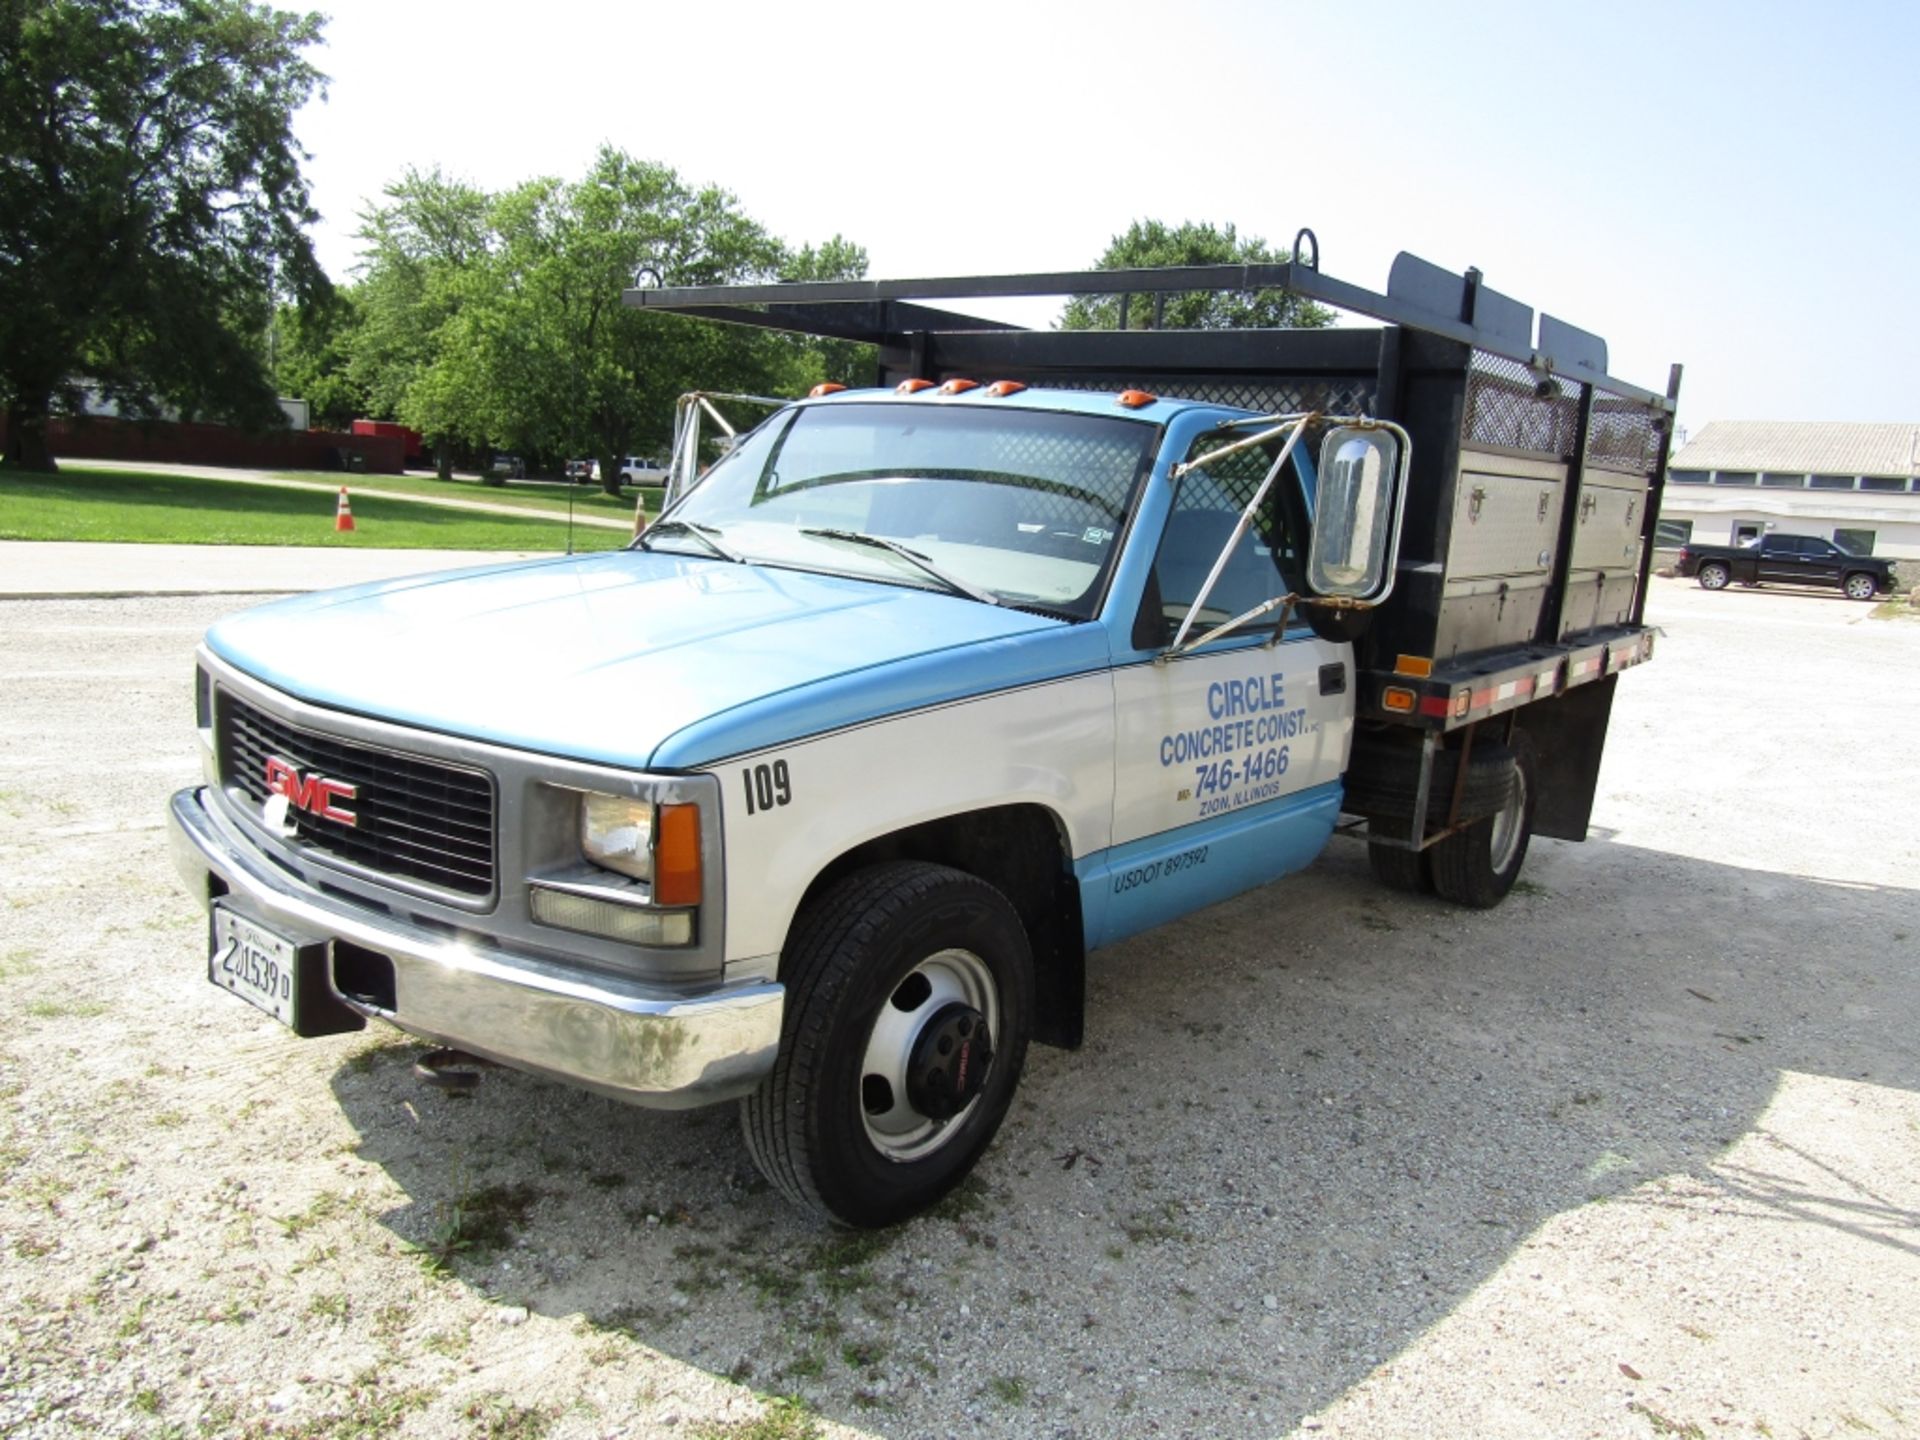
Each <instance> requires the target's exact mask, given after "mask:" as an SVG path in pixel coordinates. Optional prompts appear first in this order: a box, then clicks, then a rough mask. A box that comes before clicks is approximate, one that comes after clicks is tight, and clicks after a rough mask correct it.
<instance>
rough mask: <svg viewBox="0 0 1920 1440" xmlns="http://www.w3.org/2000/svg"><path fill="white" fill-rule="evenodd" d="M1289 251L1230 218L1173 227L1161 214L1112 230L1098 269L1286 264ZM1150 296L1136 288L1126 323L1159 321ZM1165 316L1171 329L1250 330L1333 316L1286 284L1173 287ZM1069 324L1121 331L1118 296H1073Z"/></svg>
mask: <svg viewBox="0 0 1920 1440" xmlns="http://www.w3.org/2000/svg"><path fill="white" fill-rule="evenodd" d="M1291 258H1292V257H1291V255H1290V254H1289V252H1287V251H1285V250H1280V249H1276V248H1274V247H1273V246H1271V245H1268V244H1267V242H1266V241H1264V240H1261V239H1259V238H1257V237H1254V236H1248V237H1247V238H1245V239H1242V238H1241V237H1240V235H1239V234H1238V233H1237V232H1236V231H1235V230H1234V227H1233V226H1232V225H1223V226H1218V227H1216V226H1213V225H1206V224H1199V225H1196V224H1194V223H1192V222H1191V221H1189V222H1188V223H1186V224H1184V225H1181V226H1180V227H1179V228H1178V229H1174V228H1172V227H1170V226H1168V225H1166V224H1164V223H1162V222H1161V221H1158V220H1136V221H1134V222H1133V224H1132V225H1130V226H1129V227H1128V228H1127V232H1126V234H1124V235H1116V236H1114V237H1113V243H1112V244H1110V245H1108V246H1107V250H1106V253H1105V254H1104V255H1102V256H1101V257H1100V258H1099V260H1097V261H1096V262H1095V268H1096V269H1099V270H1131V269H1135V268H1143V267H1160V266H1169V265H1269V264H1270V265H1284V264H1285V263H1286V262H1287V261H1288V260H1289V259H1291ZM1153 299H1154V297H1152V296H1151V295H1135V296H1134V297H1133V298H1132V300H1131V302H1130V303H1129V305H1128V307H1127V328H1128V329H1130V330H1143V329H1146V328H1148V327H1149V326H1150V325H1152V323H1153ZM1164 303H1165V309H1164V312H1163V314H1162V317H1161V321H1160V324H1161V326H1162V328H1165V329H1168V330H1245V329H1255V328H1262V329H1264V328H1272V327H1278V326H1291V327H1294V328H1299V329H1317V328H1319V327H1321V326H1325V325H1331V324H1332V323H1333V312H1332V311H1331V310H1329V309H1327V308H1326V307H1325V306H1324V305H1318V304H1315V303H1314V302H1313V301H1311V300H1303V299H1301V298H1300V297H1299V296H1297V295H1289V294H1288V293H1287V292H1286V291H1284V290H1225V291H1203V290H1194V291H1188V292H1186V293H1184V294H1169V295H1167V296H1166V298H1165V302H1164ZM1059 323H1060V328H1061V329H1063V330H1118V329H1119V328H1120V297H1119V296H1118V295H1075V296H1073V297H1072V298H1071V299H1070V300H1068V301H1067V305H1066V308H1065V309H1064V310H1062V311H1061V313H1060V321H1059Z"/></svg>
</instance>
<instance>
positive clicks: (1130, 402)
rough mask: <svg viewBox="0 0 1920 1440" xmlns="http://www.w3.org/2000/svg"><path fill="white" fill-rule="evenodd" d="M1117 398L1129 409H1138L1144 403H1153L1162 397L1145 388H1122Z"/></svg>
mask: <svg viewBox="0 0 1920 1440" xmlns="http://www.w3.org/2000/svg"><path fill="white" fill-rule="evenodd" d="M1115 398H1116V399H1117V400H1119V402H1120V403H1121V404H1122V405H1124V406H1126V407H1127V409H1129V410H1138V409H1139V408H1140V407H1141V406H1142V405H1151V404H1153V402H1154V401H1156V400H1158V399H1159V398H1160V397H1159V396H1158V395H1152V394H1149V393H1148V392H1147V391H1145V390H1122V391H1121V392H1120V393H1119V395H1117V396H1116V397H1115Z"/></svg>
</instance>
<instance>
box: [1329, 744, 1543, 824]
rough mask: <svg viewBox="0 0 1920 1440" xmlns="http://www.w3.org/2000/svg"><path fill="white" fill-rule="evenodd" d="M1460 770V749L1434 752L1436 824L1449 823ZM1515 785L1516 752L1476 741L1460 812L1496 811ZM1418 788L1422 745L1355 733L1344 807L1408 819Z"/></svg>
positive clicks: (1431, 812) (1432, 816) (1430, 813)
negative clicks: (1514, 761)
mask: <svg viewBox="0 0 1920 1440" xmlns="http://www.w3.org/2000/svg"><path fill="white" fill-rule="evenodd" d="M1459 773H1460V752H1459V751H1458V750H1440V751H1436V752H1435V754H1434V757H1433V775H1432V778H1431V780H1430V782H1429V786H1428V795H1429V799H1428V801H1427V818H1428V821H1429V822H1430V823H1431V824H1433V825H1435V826H1436V827H1437V826H1438V825H1440V824H1442V823H1444V821H1445V820H1446V816H1447V812H1448V810H1449V809H1450V808H1451V807H1452V805H1453V787H1454V782H1455V780H1456V778H1457V777H1458V776H1459ZM1512 788H1513V752H1512V751H1510V750H1508V749H1507V748H1506V746H1504V745H1497V744H1482V745H1476V746H1474V748H1473V753H1472V754H1471V756H1469V757H1468V760H1467V783H1466V786H1465V788H1464V789H1463V790H1462V792H1461V795H1460V813H1461V814H1462V815H1463V816H1466V817H1467V818H1469V819H1474V818H1478V817H1479V816H1482V815H1492V814H1495V813H1496V812H1497V811H1499V810H1500V809H1501V808H1502V807H1503V806H1505V805H1506V804H1507V801H1508V799H1509V798H1510V795H1511V792H1512ZM1419 794H1420V750H1419V747H1417V746H1415V745H1408V744H1405V743H1396V742H1395V740H1394V739H1392V738H1377V737H1373V736H1368V737H1355V739H1354V742H1353V761H1352V763H1351V764H1350V765H1349V766H1348V767H1347V793H1346V798H1345V799H1344V800H1343V801H1342V802H1341V804H1342V808H1344V809H1346V810H1347V811H1349V812H1351V813H1352V814H1355V815H1365V816H1367V817H1369V818H1375V817H1378V818H1384V819H1389V820H1408V819H1411V818H1412V816H1413V808H1414V802H1415V801H1416V800H1417V799H1418V797H1419ZM1401 829H1402V830H1404V829H1405V827H1404V826H1402V827H1401Z"/></svg>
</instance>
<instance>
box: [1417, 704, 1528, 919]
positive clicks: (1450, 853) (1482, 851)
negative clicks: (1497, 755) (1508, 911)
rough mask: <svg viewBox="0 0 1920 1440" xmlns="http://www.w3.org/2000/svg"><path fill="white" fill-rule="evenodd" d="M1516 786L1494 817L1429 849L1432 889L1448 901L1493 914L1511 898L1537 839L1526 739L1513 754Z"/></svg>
mask: <svg viewBox="0 0 1920 1440" xmlns="http://www.w3.org/2000/svg"><path fill="white" fill-rule="evenodd" d="M1513 756H1514V787H1513V792H1512V794H1511V795H1510V797H1509V798H1508V800H1507V803H1506V804H1505V805H1504V806H1502V807H1501V808H1500V810H1499V811H1498V812H1496V813H1495V814H1492V815H1489V816H1488V817H1487V818H1486V819H1484V820H1476V821H1474V822H1473V823H1472V824H1471V825H1468V826H1467V827H1466V828H1464V829H1462V830H1456V831H1455V832H1454V833H1453V834H1451V835H1449V836H1447V838H1446V839H1444V840H1441V841H1439V842H1438V843H1436V844H1434V845H1432V846H1430V847H1428V851H1427V853H1428V855H1430V856H1431V857H1432V858H1431V860H1430V861H1429V864H1430V866H1431V869H1432V874H1433V888H1434V891H1435V893H1436V894H1438V895H1439V896H1440V898H1441V899H1443V900H1451V901H1452V902H1453V903H1454V904H1456V905H1465V906H1467V907H1469V908H1470V909H1474V910H1490V909H1492V908H1493V907H1494V906H1495V905H1498V904H1499V903H1500V902H1501V901H1502V900H1504V899H1506V898H1507V892H1508V891H1510V890H1512V889H1513V885H1514V882H1515V881H1516V880H1518V879H1519V878H1520V867H1521V866H1522V865H1524V864H1525V863H1526V859H1527V845H1528V842H1529V841H1531V840H1532V839H1533V802H1534V789H1535V787H1534V768H1533V750H1532V747H1531V746H1529V745H1528V744H1527V743H1526V738H1525V737H1524V736H1520V737H1517V743H1516V744H1515V747H1514V751H1513Z"/></svg>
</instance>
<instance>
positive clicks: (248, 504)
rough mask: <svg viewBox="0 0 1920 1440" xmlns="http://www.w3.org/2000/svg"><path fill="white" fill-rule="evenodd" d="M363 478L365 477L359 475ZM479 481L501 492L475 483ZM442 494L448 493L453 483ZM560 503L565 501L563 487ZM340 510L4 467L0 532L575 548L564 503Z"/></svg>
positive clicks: (239, 493)
mask: <svg viewBox="0 0 1920 1440" xmlns="http://www.w3.org/2000/svg"><path fill="white" fill-rule="evenodd" d="M361 478H365V477H356V479H361ZM420 483H421V484H423V485H431V484H434V483H435V482H432V481H422V482H420ZM353 488H354V489H356V490H358V489H359V487H358V486H357V485H355V486H354V487H353ZM472 489H473V491H474V492H476V493H481V494H491V493H493V492H491V491H488V490H485V489H483V487H480V486H477V485H476V486H473V487H472ZM439 493H443V494H444V493H446V490H445V488H444V487H443V488H442V489H441V491H440V492H439ZM460 493H462V494H465V493H466V492H465V491H462V492H460ZM561 504H562V507H564V505H565V497H564V495H563V496H562V497H561ZM333 511H334V498H333V496H332V495H331V494H329V493H325V492H319V491H309V490H290V489H280V488H277V487H275V486H272V485H249V484H244V483H237V482H234V481H229V480H203V479H198V478H190V477H186V476H179V475H147V474H138V473H135V472H130V471H117V470H116V471H106V470H95V471H88V470H85V469H82V468H79V467H75V468H71V469H66V470H63V471H61V472H60V473H59V474H58V475H30V474H23V473H21V472H19V471H0V540H104V541H123V542H131V543H147V544H156V545H158V544H165V545H342V546H353V547H356V548H366V549H379V550H403V549H421V550H564V549H566V548H567V525H566V521H565V519H564V508H563V509H562V512H561V513H562V516H563V518H561V519H559V520H551V519H545V518H535V517H533V516H528V517H527V518H526V519H524V520H523V519H520V518H519V517H517V516H511V515H487V514H482V513H476V512H473V511H469V510H454V509H450V508H446V507H443V506H438V505H414V504H410V503H408V502H407V501H406V500H404V499H400V498H398V497H397V496H386V495H377V494H369V493H367V492H366V491H364V490H362V491H360V493H358V494H355V495H354V496H353V518H354V520H355V522H356V528H355V529H354V530H353V531H351V532H350V533H348V534H344V535H342V534H339V533H337V532H335V530H334V528H333ZM541 513H542V515H550V514H552V513H553V512H552V510H551V509H547V510H543V511H542V512H541ZM626 538H627V537H626V536H625V535H624V534H623V533H621V532H620V531H618V530H609V529H603V528H600V527H598V526H593V525H583V526H576V527H575V528H574V531H573V548H574V549H575V550H612V549H616V548H618V547H619V546H621V545H623V544H625V543H626Z"/></svg>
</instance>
